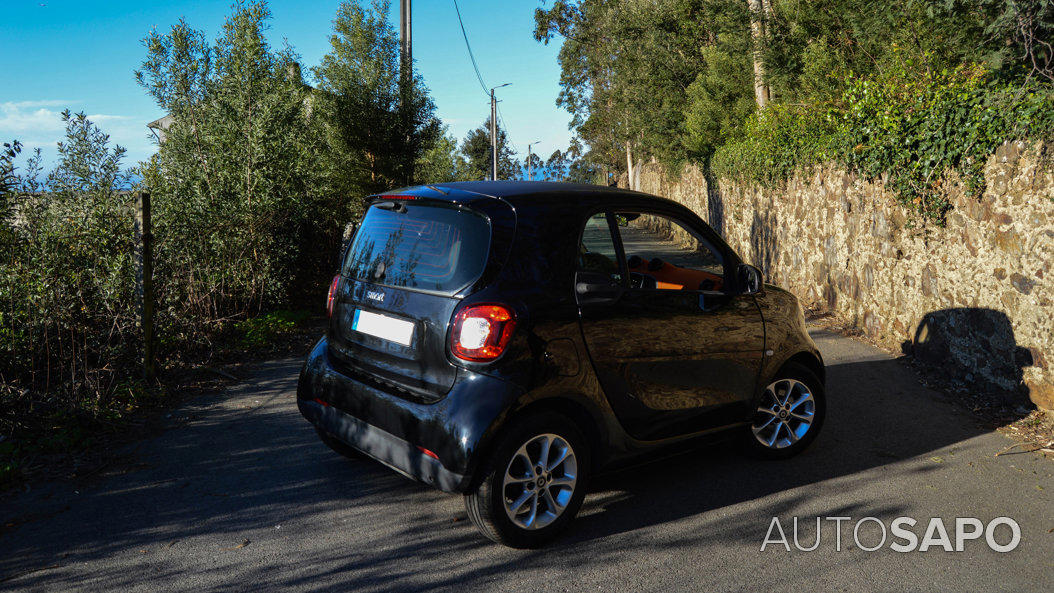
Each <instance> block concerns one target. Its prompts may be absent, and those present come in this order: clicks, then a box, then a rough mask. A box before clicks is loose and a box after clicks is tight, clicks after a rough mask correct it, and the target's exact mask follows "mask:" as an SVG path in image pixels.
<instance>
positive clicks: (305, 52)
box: [0, 0, 570, 165]
mask: <svg viewBox="0 0 1054 593" xmlns="http://www.w3.org/2000/svg"><path fill="white" fill-rule="evenodd" d="M2 4H3V7H2V8H0V60H2V62H0V63H2V64H3V72H2V73H0V142H7V141H10V140H11V139H19V140H21V141H22V143H23V144H24V145H25V146H26V147H27V148H29V149H33V148H36V147H41V148H43V149H44V153H45V157H46V160H48V161H49V162H51V161H53V155H54V153H55V143H56V142H57V141H58V140H60V139H61V135H62V129H63V128H62V123H61V121H60V119H59V115H58V114H59V113H60V112H61V111H62V110H63V109H65V108H69V109H70V110H72V111H75V112H76V111H83V112H85V113H87V114H88V115H89V116H91V119H92V120H94V121H95V122H96V123H97V124H98V125H99V126H100V127H101V128H102V129H103V130H104V131H105V132H107V133H109V134H110V136H111V139H112V140H113V141H114V142H116V143H118V144H120V145H121V146H124V147H125V148H127V149H128V156H127V159H126V165H132V164H134V163H136V162H138V161H139V160H142V159H144V158H146V157H147V156H149V155H150V154H152V153H153V151H154V146H153V143H152V139H151V138H152V137H151V136H150V134H149V132H148V131H147V129H146V127H145V124H146V123H147V122H149V121H152V120H154V119H156V118H158V117H160V116H161V115H163V112H162V111H161V110H160V109H158V107H157V106H156V105H155V104H154V102H153V100H152V99H151V98H150V97H149V96H147V94H146V92H145V91H143V89H141V88H140V87H139V86H138V85H137V84H136V83H135V80H134V78H133V76H132V72H133V70H134V69H135V68H137V67H138V66H139V64H140V63H141V62H142V60H143V58H144V56H145V50H144V48H143V46H142V44H141V43H140V40H141V39H142V38H143V37H144V36H145V35H146V33H147V32H148V31H150V29H151V28H154V27H156V28H157V29H158V30H159V31H166V30H168V29H169V28H170V27H171V26H172V24H174V23H175V22H176V21H177V20H178V19H179V18H180V17H183V18H185V19H186V20H187V22H188V23H189V24H190V25H191V26H192V27H194V28H197V29H202V30H204V31H205V32H206V34H207V36H208V37H209V38H210V39H211V38H215V37H216V35H217V34H218V33H219V30H220V27H221V25H222V23H223V21H224V18H225V17H226V16H227V15H228V14H230V5H231V3H230V2H229V1H228V0H220V1H184V2H152V1H148V0H141V1H137V2H132V1H127V0H111V1H109V2H100V1H90V0H79V1H78V0H32V1H25V0H2ZM337 4H338V2H336V1H333V0H329V1H319V0H296V1H288V0H272V1H271V2H269V5H270V7H271V12H272V13H273V18H272V20H271V30H270V31H269V34H270V37H271V41H272V43H273V44H274V45H278V44H280V43H281V42H282V39H283V38H285V39H287V40H288V41H289V43H291V44H292V45H293V47H294V48H295V49H296V50H297V51H298V52H299V53H300V55H301V56H302V64H303V67H304V68H303V70H304V73H305V75H307V74H308V72H309V70H310V68H311V67H313V66H315V65H317V64H318V62H319V61H320V59H321V57H322V55H323V54H325V53H326V51H327V50H328V48H329V35H330V32H331V29H332V20H333V16H334V14H335V13H336V7H337ZM413 4H414V6H413V25H414V38H413V43H414V59H415V62H416V65H417V69H418V71H419V72H420V73H421V74H422V75H423V76H424V78H425V81H426V82H427V84H428V86H429V88H430V89H431V91H432V95H433V98H434V99H435V102H436V106H437V108H438V115H439V116H440V117H441V118H442V120H443V121H444V122H445V123H447V124H448V125H449V126H450V131H451V132H452V133H454V134H455V135H456V136H457V137H458V138H459V139H460V138H463V137H464V136H465V134H466V133H467V132H468V131H469V130H470V129H472V128H474V127H476V126H478V125H480V124H481V123H482V122H483V120H484V119H485V118H486V117H487V115H489V110H490V107H489V103H488V98H487V96H486V95H485V94H484V92H483V90H482V89H480V86H479V83H478V82H477V81H476V77H475V74H474V73H473V72H472V66H471V63H470V62H469V59H468V54H467V53H466V51H465V44H464V41H463V40H462V38H461V30H460V28H459V27H458V21H457V15H456V14H455V12H454V5H453V2H452V0H416V1H415V2H414V3H413ZM458 5H459V6H460V7H461V15H462V17H463V18H464V21H465V28H466V30H467V31H468V35H469V41H470V42H471V43H472V49H473V51H474V53H475V55H476V60H477V62H478V63H479V67H480V72H481V73H482V75H483V79H484V81H485V82H486V83H487V84H488V85H489V86H496V85H499V84H502V83H506V82H511V83H512V86H510V87H507V88H504V89H500V90H499V91H498V93H499V98H501V99H503V103H501V106H500V107H501V112H502V115H503V116H504V121H505V123H506V125H507V127H508V130H509V134H510V139H511V141H512V143H513V145H514V147H515V148H516V149H517V150H518V151H520V153H521V154H520V157H521V158H522V157H523V156H525V155H526V151H527V143H528V142H533V141H540V142H539V144H537V145H536V147H535V148H534V152H535V153H540V154H542V155H545V156H548V155H549V154H550V153H552V151H553V150H555V149H558V148H559V149H564V148H566V147H567V143H568V141H569V139H570V132H568V130H567V122H568V120H569V116H568V114H567V113H566V112H564V111H563V110H560V109H558V108H557V107H556V106H555V100H556V95H557V93H558V91H559V87H558V83H559V76H560V71H559V66H558V64H557V62H556V54H557V51H558V47H557V46H556V45H554V44H550V45H549V46H545V45H542V44H540V43H538V42H536V41H534V38H533V37H532V36H531V32H532V30H533V26H534V17H533V14H534V9H535V8H536V7H537V6H539V2H538V0H458ZM392 19H393V22H394V23H397V22H398V1H397V0H396V1H395V3H394V5H393V6H392Z"/></svg>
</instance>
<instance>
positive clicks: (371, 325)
mask: <svg viewBox="0 0 1054 593" xmlns="http://www.w3.org/2000/svg"><path fill="white" fill-rule="evenodd" d="M351 329H353V330H355V331H357V332H361V333H364V334H366V335H369V336H374V337H378V338H381V339H384V340H390V341H392V342H395V343H397V344H402V345H403V346H409V345H410V339H411V338H413V336H414V324H413V323H410V322H409V321H403V320H402V319H396V318H394V317H388V316H387V315H380V314H378V313H370V312H369V311H363V310H362V309H355V317H354V319H352V322H351Z"/></svg>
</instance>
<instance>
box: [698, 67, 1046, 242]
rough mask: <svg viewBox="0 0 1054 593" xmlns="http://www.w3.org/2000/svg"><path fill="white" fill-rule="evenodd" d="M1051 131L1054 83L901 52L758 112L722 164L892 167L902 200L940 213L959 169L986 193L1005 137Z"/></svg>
mask: <svg viewBox="0 0 1054 593" xmlns="http://www.w3.org/2000/svg"><path fill="white" fill-rule="evenodd" d="M1052 131H1054V91H1052V89H1051V87H1050V86H1049V85H1043V84H1039V83H1035V82H1032V83H1029V84H1027V85H1026V86H1024V87H1019V86H1013V85H1008V84H1006V83H1001V82H998V81H995V80H993V79H992V77H991V76H990V74H989V73H988V72H987V71H986V70H985V69H984V68H983V67H981V66H979V65H970V66H963V67H960V68H956V69H954V70H943V71H940V72H930V71H928V70H926V69H925V68H922V67H916V66H915V65H914V64H912V63H911V62H910V61H902V62H900V63H898V64H896V65H895V67H892V68H890V69H888V70H886V71H885V72H883V73H882V74H880V75H876V76H874V77H861V78H856V79H854V80H852V81H851V82H850V83H849V85H848V87H847V89H846V90H845V91H844V92H843V93H842V95H841V96H840V97H839V98H838V99H837V100H835V101H832V102H829V103H825V104H813V105H799V106H785V105H774V106H772V107H770V108H769V109H766V110H764V111H762V112H760V113H756V114H754V115H752V116H751V117H750V118H748V120H747V121H746V124H745V125H744V127H743V132H742V135H741V136H740V137H739V138H737V139H735V140H733V141H731V142H729V143H728V144H726V145H725V146H723V147H722V148H721V149H719V150H718V151H717V153H716V154H715V156H714V161H713V166H714V170H715V172H716V173H717V174H718V175H721V176H727V177H732V178H739V179H744V180H751V181H757V182H762V183H771V182H774V181H776V182H778V181H780V180H784V179H786V178H787V177H788V176H790V175H791V174H793V173H794V172H795V171H798V170H801V169H802V168H804V167H808V166H810V165H814V164H817V163H821V162H825V161H830V162H836V163H839V164H841V165H843V166H845V167H846V168H848V169H850V170H853V171H859V172H860V173H863V174H864V175H866V176H867V177H869V178H877V177H880V176H882V175H883V174H886V175H887V176H888V177H887V186H888V187H889V188H890V189H892V190H893V191H894V193H895V195H896V196H897V199H898V200H899V201H900V203H901V204H903V205H904V206H905V207H907V208H908V209H909V210H911V211H912V212H914V213H916V214H917V215H919V216H920V217H921V218H923V219H926V220H930V221H934V222H937V223H940V222H941V221H942V220H943V217H944V214H945V213H946V212H947V210H948V209H949V208H950V205H949V204H948V202H947V197H946V196H947V194H946V192H945V191H944V187H945V185H946V183H947V181H948V173H949V172H950V171H955V172H956V173H958V174H959V176H960V177H961V178H962V179H963V180H964V182H965V185H966V188H967V190H968V191H969V192H972V193H973V194H975V195H979V194H980V192H981V191H982V190H983V183H984V165H985V162H986V161H987V158H988V156H989V155H991V154H992V152H993V151H994V150H995V148H996V147H997V146H999V144H1001V143H1003V142H1005V141H1007V140H1012V139H1019V138H1047V137H1050V135H1051V133H1052Z"/></svg>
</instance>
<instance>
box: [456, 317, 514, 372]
mask: <svg viewBox="0 0 1054 593" xmlns="http://www.w3.org/2000/svg"><path fill="white" fill-rule="evenodd" d="M515 329H516V316H515V315H514V314H513V312H512V309H509V308H508V307H505V306H504V305H470V306H468V307H465V308H464V309H462V310H460V311H458V313H457V315H455V316H454V327H453V330H452V331H451V332H450V351H451V352H453V353H454V356H456V357H458V358H460V359H462V360H467V361H470V362H488V361H491V360H494V359H495V358H497V357H499V356H501V354H502V352H505V347H506V346H508V345H509V340H510V339H511V338H512V332H513V330H515Z"/></svg>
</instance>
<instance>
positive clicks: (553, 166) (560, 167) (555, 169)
mask: <svg viewBox="0 0 1054 593" xmlns="http://www.w3.org/2000/svg"><path fill="white" fill-rule="evenodd" d="M567 166H568V162H567V157H565V156H564V153H563V152H561V151H560V150H559V149H557V150H554V151H553V154H551V155H549V159H548V160H546V161H545V179H546V180H548V181H563V180H564V179H566V178H567Z"/></svg>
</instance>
